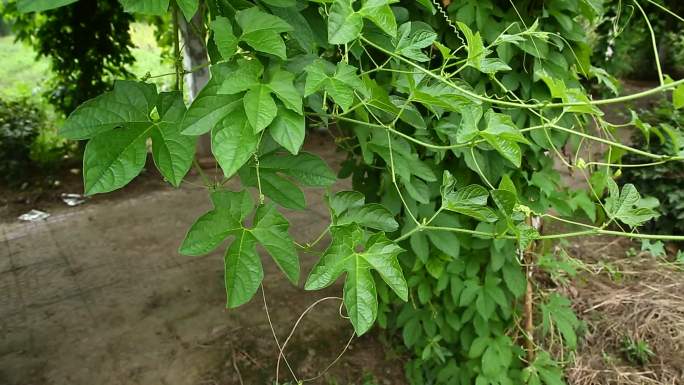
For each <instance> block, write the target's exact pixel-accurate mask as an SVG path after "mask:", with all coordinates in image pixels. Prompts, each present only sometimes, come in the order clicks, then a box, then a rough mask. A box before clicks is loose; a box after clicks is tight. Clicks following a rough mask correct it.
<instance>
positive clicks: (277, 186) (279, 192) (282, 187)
mask: <svg viewBox="0 0 684 385" xmlns="http://www.w3.org/2000/svg"><path fill="white" fill-rule="evenodd" d="M259 177H260V178H261V192H262V193H263V194H264V195H265V196H266V197H268V198H270V199H271V200H272V201H273V202H275V203H277V204H278V205H280V206H282V207H285V208H288V209H292V210H304V209H305V208H306V198H305V197H304V193H303V192H302V190H300V189H299V187H297V185H296V184H294V183H293V182H292V181H290V180H289V179H287V178H284V177H282V176H280V175H279V174H278V173H277V171H276V170H270V169H261V168H260V171H259ZM240 182H242V184H243V185H244V186H249V187H255V188H256V187H258V186H259V184H258V181H257V177H256V172H255V170H254V168H253V167H243V168H241V169H240Z"/></svg>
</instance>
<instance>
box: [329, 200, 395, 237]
mask: <svg viewBox="0 0 684 385" xmlns="http://www.w3.org/2000/svg"><path fill="white" fill-rule="evenodd" d="M352 223H356V224H358V225H359V226H363V227H369V228H372V229H376V230H381V231H386V232H393V231H396V230H397V229H398V228H399V224H398V223H397V221H396V220H394V215H392V213H391V212H389V210H387V209H386V208H385V207H384V206H382V205H380V204H377V203H371V204H367V205H364V206H361V207H354V208H350V209H348V210H346V211H345V212H344V213H342V214H341V215H340V216H339V218H338V219H337V225H339V226H343V225H347V224H352Z"/></svg>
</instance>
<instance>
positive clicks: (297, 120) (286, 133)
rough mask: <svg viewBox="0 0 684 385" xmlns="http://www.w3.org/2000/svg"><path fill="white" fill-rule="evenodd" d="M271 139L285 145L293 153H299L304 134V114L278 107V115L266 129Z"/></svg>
mask: <svg viewBox="0 0 684 385" xmlns="http://www.w3.org/2000/svg"><path fill="white" fill-rule="evenodd" d="M268 133H269V134H271V137H272V138H273V140H275V141H276V142H277V143H278V144H280V145H281V146H283V147H285V149H286V150H287V151H290V152H291V153H292V154H293V155H297V154H298V153H299V149H300V148H302V144H304V136H305V134H306V128H305V124H304V116H303V115H299V114H298V113H296V112H293V111H290V110H287V109H284V108H279V109H278V115H277V116H276V118H275V119H274V120H273V123H271V127H270V128H269V129H268Z"/></svg>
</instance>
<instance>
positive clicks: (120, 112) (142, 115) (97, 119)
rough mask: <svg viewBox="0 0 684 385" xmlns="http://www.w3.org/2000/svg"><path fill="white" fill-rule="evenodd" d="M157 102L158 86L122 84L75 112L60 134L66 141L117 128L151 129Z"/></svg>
mask: <svg viewBox="0 0 684 385" xmlns="http://www.w3.org/2000/svg"><path fill="white" fill-rule="evenodd" d="M156 101H157V91H156V89H155V86H154V85H152V84H147V83H140V82H135V81H130V80H119V81H116V82H115V83H114V89H113V90H112V91H109V92H105V93H104V94H102V95H100V96H98V97H96V98H93V99H90V100H88V101H87V102H85V103H83V104H82V105H80V106H79V107H78V108H76V110H74V111H73V112H72V113H71V114H70V115H69V118H67V120H66V121H65V122H64V125H63V126H62V128H61V129H60V131H59V134H60V135H61V136H63V137H65V138H67V139H72V140H82V139H90V138H92V137H94V136H96V135H98V134H100V133H103V132H107V131H110V130H112V129H114V128H120V127H124V126H126V127H133V126H141V125H142V126H149V125H151V124H152V121H151V119H150V113H151V112H152V109H153V108H154V106H155V103H156Z"/></svg>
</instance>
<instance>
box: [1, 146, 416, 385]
mask: <svg viewBox="0 0 684 385" xmlns="http://www.w3.org/2000/svg"><path fill="white" fill-rule="evenodd" d="M306 148H307V150H309V151H313V152H318V153H319V154H320V155H322V156H324V157H325V158H326V159H328V161H329V162H332V163H333V165H338V164H339V160H340V156H339V154H336V153H335V152H334V146H333V145H332V144H331V143H330V141H328V140H327V139H326V138H325V137H319V136H316V137H314V139H313V140H311V141H309V142H308V143H307V145H306ZM190 183H191V184H185V185H184V186H183V187H182V188H181V189H178V190H175V189H172V188H170V187H168V186H166V185H164V184H163V183H162V182H160V181H159V180H158V179H157V176H156V175H154V174H153V173H152V172H151V171H148V172H146V173H145V174H144V175H142V176H141V177H139V178H138V180H136V182H134V183H133V184H131V185H130V186H128V187H126V188H125V189H123V190H122V191H120V192H117V193H114V194H107V195H104V196H101V197H100V196H97V197H94V198H92V199H90V200H88V201H87V202H86V203H85V204H83V205H80V206H76V207H67V206H66V205H64V204H63V203H62V202H61V201H60V200H59V199H55V195H54V194H57V195H56V197H58V196H59V195H58V193H59V192H54V194H53V193H51V194H44V195H40V196H39V198H37V199H36V200H33V201H30V202H29V203H26V202H25V201H21V200H17V199H14V198H7V200H6V201H5V202H8V203H6V204H5V208H4V210H6V211H4V213H12V215H7V216H5V215H3V221H2V223H0V384H3V385H4V384H7V385H29V384H40V385H43V384H46V385H48V384H50V385H52V384H54V385H61V384H68V385H78V384H84V385H85V384H88V385H91V384H126V385H129V384H173V385H176V384H178V385H181V384H220V385H228V384H272V383H273V381H274V379H275V372H276V365H277V357H278V349H277V347H276V344H275V341H274V338H273V335H272V330H271V327H270V325H269V320H268V318H267V316H266V312H265V311H264V303H263V299H262V296H261V293H260V292H258V293H257V295H256V296H255V298H254V299H253V300H252V301H251V302H250V303H249V304H247V305H244V306H242V307H240V308H238V309H230V310H226V309H225V289H224V286H223V261H222V258H223V252H224V249H225V245H223V246H222V247H220V248H219V249H218V250H216V251H215V252H213V253H211V254H209V255H207V256H205V257H185V256H180V255H179V254H178V253H177V251H176V250H177V247H178V245H179V242H180V240H182V238H183V236H184V233H185V232H186V231H187V229H188V227H189V226H190V225H191V224H192V222H193V221H194V220H195V219H196V218H197V217H198V216H199V215H201V214H202V213H203V212H204V211H206V210H207V209H208V208H209V207H210V204H209V201H208V197H207V194H206V191H205V190H204V189H203V188H200V187H198V186H196V183H199V178H198V177H197V176H194V177H192V176H191V178H190ZM64 186H65V188H68V189H69V190H67V191H69V192H74V191H71V187H73V188H76V187H79V188H80V186H77V185H76V184H74V185H73V186H70V185H68V184H65V185H64ZM345 186H346V184H345V182H344V181H343V182H342V183H340V184H339V185H337V186H336V187H335V188H336V189H342V188H345ZM230 187H234V188H237V186H235V185H231V186H230ZM323 193H324V191H323V190H321V189H318V190H309V191H307V192H306V194H307V201H308V202H309V209H308V210H307V211H301V212H296V211H288V212H287V213H286V216H287V217H288V218H289V220H290V222H291V227H290V232H291V234H292V235H293V237H294V238H295V239H297V240H298V241H300V242H307V241H311V240H313V239H314V238H315V237H316V236H318V234H320V232H321V231H322V230H323V229H324V228H325V226H327V224H328V214H327V209H326V207H325V205H324V203H323ZM32 208H37V209H41V210H44V211H47V212H49V213H50V214H51V216H50V217H49V218H48V219H47V220H45V221H41V222H36V223H25V222H19V221H17V220H16V219H15V215H14V214H17V213H21V212H25V211H28V210H29V209H32ZM322 243H323V244H325V242H322ZM301 258H302V264H303V272H304V273H306V272H308V271H309V270H310V268H311V266H312V265H313V263H314V262H315V261H316V259H317V255H315V254H313V253H310V254H302V255H301ZM263 261H264V270H265V279H264V288H265V292H266V298H267V301H268V308H269V314H270V318H271V321H272V324H273V329H274V331H275V333H276V334H277V336H278V339H279V341H280V342H281V343H282V342H283V341H284V340H285V337H286V336H287V335H288V334H289V333H290V330H291V328H292V326H293V324H294V323H295V321H296V319H297V318H298V317H299V315H300V314H301V313H302V312H303V311H304V310H305V309H306V308H307V307H308V306H310V305H311V304H312V303H314V302H315V301H317V300H318V299H320V298H323V297H327V296H340V295H341V287H340V285H335V286H333V287H331V288H329V289H327V290H324V291H320V292H306V291H304V290H303V289H302V288H301V285H300V287H295V286H293V285H291V284H290V283H289V282H288V281H287V280H286V279H285V278H284V277H283V275H282V273H280V271H279V270H278V269H277V267H276V266H275V264H273V263H272V262H271V261H270V258H269V257H267V255H264V258H263ZM339 304H340V303H339V301H338V300H334V299H333V300H328V301H325V302H323V303H321V304H320V305H318V306H317V307H316V308H314V309H313V310H312V311H311V312H310V313H309V314H308V315H307V316H306V317H305V318H304V319H303V321H302V322H301V324H300V325H299V327H298V328H297V331H296V332H295V334H294V336H293V338H292V340H291V341H290V342H289V343H288V346H287V348H286V356H287V359H288V362H289V364H290V366H291V368H292V372H293V373H294V375H295V376H296V377H297V379H307V378H312V377H316V376H318V375H320V374H321V372H322V371H324V369H325V368H326V367H327V366H328V365H329V364H330V363H331V362H333V361H334V360H335V359H336V357H337V356H338V355H339V354H340V352H341V351H342V350H343V349H344V348H345V346H346V344H347V342H348V341H349V339H350V336H351V335H352V328H351V325H350V324H349V322H348V320H346V319H343V318H341V316H340V313H339ZM403 362H404V360H403V359H402V358H401V357H399V356H398V355H397V354H395V353H393V352H392V351H389V350H388V349H386V348H385V346H384V345H383V344H382V343H380V339H379V338H378V336H377V335H374V334H371V335H369V336H364V337H362V338H359V339H356V338H355V339H353V340H352V342H351V344H350V345H349V348H348V349H347V351H346V353H345V354H344V355H342V357H341V359H340V360H339V361H338V362H337V363H336V364H335V365H334V366H333V367H332V368H331V369H330V370H328V371H327V372H325V373H324V374H323V375H322V376H320V377H319V378H317V379H316V380H313V381H311V382H309V383H312V384H340V385H342V384H359V385H361V384H362V382H363V381H364V379H365V378H368V376H372V377H373V378H375V379H377V381H376V382H375V383H376V384H378V385H384V384H392V385H401V384H403V383H404V380H403ZM280 381H281V382H284V381H294V379H293V376H292V374H291V373H290V370H289V369H288V368H287V366H286V365H285V363H284V362H283V363H282V364H281V368H280Z"/></svg>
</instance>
